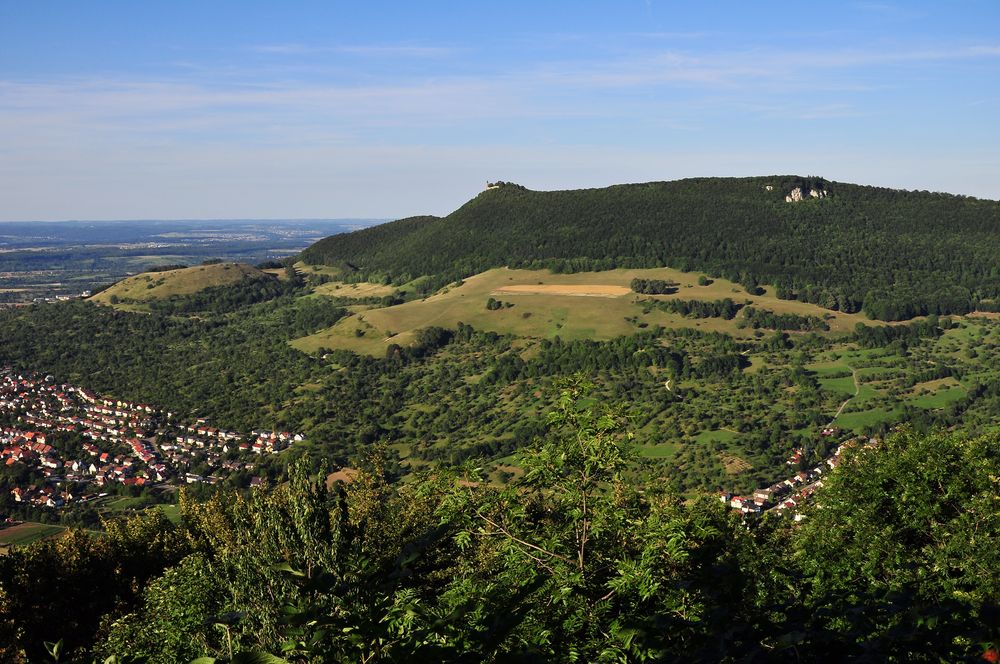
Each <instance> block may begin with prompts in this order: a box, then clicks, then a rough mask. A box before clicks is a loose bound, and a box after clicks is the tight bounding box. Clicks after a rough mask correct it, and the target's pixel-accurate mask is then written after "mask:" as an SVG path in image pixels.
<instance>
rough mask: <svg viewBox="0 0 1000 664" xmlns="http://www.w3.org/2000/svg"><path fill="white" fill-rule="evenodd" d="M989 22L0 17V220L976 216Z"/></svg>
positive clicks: (857, 8)
mask: <svg viewBox="0 0 1000 664" xmlns="http://www.w3.org/2000/svg"><path fill="white" fill-rule="evenodd" d="M998 119H1000V2H997V1H996V0H979V1H975V0H952V1H949V2H922V1H906V2H903V1H896V2H878V1H872V2H869V1H864V2H852V1H850V0H844V1H838V2H828V3H801V2H797V3H786V2H752V3H751V2H746V1H745V0H740V1H738V2H721V1H720V2H703V3H693V2H688V1H686V0H676V1H673V2H663V1H657V0H645V1H641V0H640V1H633V0H614V1H610V2H597V1H595V2H586V1H584V0H576V1H574V2H558V1H552V2H538V1H537V0H535V1H534V2H516V1H508V2H503V3H499V2H491V3H480V2H469V1H468V0H465V1H464V2H435V1H434V0H426V1H424V2H395V3H390V2H379V1H377V0H365V1H364V2H362V1H360V0H355V1H354V2H339V1H334V0H328V1H325V2H305V1H299V2H296V1H293V0H288V1H285V2H278V1H277V0H274V1H272V2H257V1H254V0H239V1H235V2H232V1H226V0H213V1H212V2H204V1H187V0H171V1H169V2H167V1H161V0H142V2H136V1H134V0H126V1H114V0H105V1H102V2H96V1H91V0H74V1H72V2H71V1H70V0H64V1H59V2H56V1H51V0H31V1H30V2H25V1H24V0H0V220H55V219H149V218H156V219H170V218H186V219H195V218H201V219H204V218H258V219H261V218H336V217H367V218H397V217H404V216H410V215H416V214H447V213H448V212H450V211H452V210H454V209H455V208H457V207H459V206H460V205H462V204H463V203H464V202H465V201H467V200H468V199H470V198H472V197H473V196H475V195H476V194H477V193H478V192H479V191H480V190H482V188H483V186H484V184H485V183H486V181H487V180H506V181H512V182H517V183H519V184H523V185H525V186H527V187H528V188H531V189H542V190H549V189H576V188H583V187H599V186H606V185H611V184H616V183H624V182H646V181H656V180H673V179H678V178H685V177H696V176H745V175H771V174H799V175H818V176H823V177H826V178H829V179H833V180H839V181H846V182H857V183H863V184H873V185H879V186H888V187H897V188H905V189H926V190H930V191H947V192H952V193H959V194H966V195H973V196H979V197H985V198H992V199H1000V122H998Z"/></svg>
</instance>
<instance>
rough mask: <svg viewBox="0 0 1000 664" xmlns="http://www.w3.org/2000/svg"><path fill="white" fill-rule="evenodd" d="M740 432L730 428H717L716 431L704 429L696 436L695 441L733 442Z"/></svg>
mask: <svg viewBox="0 0 1000 664" xmlns="http://www.w3.org/2000/svg"><path fill="white" fill-rule="evenodd" d="M739 437H740V434H739V433H738V432H736V431H729V430H728V429H716V430H714V431H702V432H700V433H698V435H696V436H694V438H693V439H694V442H696V443H701V444H707V443H731V442H733V441H734V440H736V439H737V438H739Z"/></svg>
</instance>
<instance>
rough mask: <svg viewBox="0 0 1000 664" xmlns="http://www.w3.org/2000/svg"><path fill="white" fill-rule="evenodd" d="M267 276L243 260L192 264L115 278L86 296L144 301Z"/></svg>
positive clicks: (107, 300)
mask: <svg viewBox="0 0 1000 664" xmlns="http://www.w3.org/2000/svg"><path fill="white" fill-rule="evenodd" d="M270 278H271V276H269V275H267V274H265V273H264V272H262V271H261V270H258V269H257V268H255V267H253V266H252V265H245V264H243V263H217V264H214V265H196V266H194V267H186V268H183V269H180V270H166V271H164V272H145V273H143V274H137V275H135V276H133V277H128V278H126V279H123V280H121V281H119V282H118V283H116V284H114V285H113V286H111V287H110V288H108V289H107V290H104V291H101V292H100V293H98V294H97V295H95V296H93V297H92V298H90V299H91V300H92V301H94V302H98V303H100V304H110V303H111V298H112V296H114V297H117V298H119V299H122V300H136V301H140V302H145V301H148V300H158V299H162V298H167V297H170V296H171V295H191V294H193V293H197V292H198V291H201V290H204V289H206V288H209V287H211V286H228V285H232V284H236V283H239V282H241V281H245V280H248V279H270Z"/></svg>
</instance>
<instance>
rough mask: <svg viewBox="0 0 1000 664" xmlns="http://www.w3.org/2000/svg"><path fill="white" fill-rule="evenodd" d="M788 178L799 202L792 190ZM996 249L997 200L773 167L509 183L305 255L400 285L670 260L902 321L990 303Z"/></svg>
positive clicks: (998, 279)
mask: <svg viewBox="0 0 1000 664" xmlns="http://www.w3.org/2000/svg"><path fill="white" fill-rule="evenodd" d="M795 188H801V190H802V191H803V193H804V195H805V198H806V200H803V201H800V202H786V196H787V195H788V194H789V193H790V192H792V191H793V190H794V189H795ZM810 189H816V190H817V191H818V192H819V191H825V192H826V193H827V195H826V197H824V198H816V199H814V198H811V197H810V196H809V191H810ZM998 250H1000V203H997V202H996V201H987V200H978V199H974V198H967V197H960V196H953V195H948V194H933V193H926V192H906V191H898V190H892V189H881V188H875V187H866V186H859V185H852V184H843V183H836V182H828V181H825V180H821V179H818V178H800V177H796V176H773V177H756V178H739V179H737V178H699V179H689V180H678V181H674V182H654V183H647V184H631V185H619V186H613V187H607V188H604V189H584V190H575V191H552V192H540V191H530V190H528V189H525V188H523V187H520V186H517V185H505V186H502V187H498V188H495V189H490V190H487V191H485V192H483V193H481V194H479V195H478V196H476V197H475V198H474V199H472V200H471V201H469V202H468V203H466V204H465V205H464V206H462V207H461V208H459V209H458V210H456V211H455V212H453V213H452V214H450V215H448V216H446V217H441V218H437V217H414V218H410V219H403V220H400V221H396V222H392V223H389V224H384V225H381V226H377V227H374V228H370V229H365V230H361V231H356V232H354V233H349V234H345V235H338V236H335V237H330V238H326V239H325V240H322V241H320V242H318V243H316V244H315V245H313V246H312V247H310V248H308V249H307V250H306V251H304V252H303V254H302V258H303V260H305V261H306V262H307V263H312V264H331V265H340V266H343V267H347V268H349V269H354V270H356V271H357V272H358V274H359V276H363V277H365V278H369V279H370V278H373V277H380V278H383V279H390V280H392V281H394V282H396V283H402V282H405V281H407V280H409V279H411V278H413V277H417V276H420V275H434V276H435V277H437V278H436V279H434V280H433V281H432V282H431V283H432V284H433V285H441V284H443V283H446V282H447V281H450V280H454V279H458V278H462V277H465V276H469V275H471V274H474V273H476V272H481V271H483V270H485V269H488V268H491V267H498V266H504V265H509V266H511V267H550V268H552V269H555V270H559V271H578V270H583V269H588V270H592V269H607V268H613V267H654V266H660V265H667V266H671V267H679V268H682V269H700V270H705V271H708V272H711V273H713V274H716V275H718V276H724V277H727V278H731V279H734V280H736V281H740V282H741V283H743V284H745V285H747V286H748V287H750V288H755V287H756V284H757V283H770V284H775V285H777V286H778V287H779V289H780V292H781V294H782V295H784V296H788V297H792V296H794V297H798V298H800V299H804V300H808V301H812V302H816V303H818V304H821V305H823V306H826V307H828V308H835V309H841V310H846V311H857V310H859V309H860V308H861V307H864V310H865V311H866V313H868V314H869V315H870V316H872V317H876V318H882V319H902V318H908V317H911V316H913V315H919V314H922V313H935V312H937V313H964V312H966V311H969V310H971V309H972V308H976V307H981V306H986V307H990V306H991V305H992V302H991V301H992V299H993V298H995V297H997V296H998V295H1000V271H998V269H997V267H996V262H995V256H996V255H997V251H998ZM982 300H986V302H985V303H983V302H982Z"/></svg>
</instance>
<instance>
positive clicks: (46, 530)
mask: <svg viewBox="0 0 1000 664" xmlns="http://www.w3.org/2000/svg"><path fill="white" fill-rule="evenodd" d="M64 530H66V528H65V526H54V525H51V524H47V523H34V522H31V521H28V522H25V523H22V524H19V525H16V526H11V527H9V528H4V529H3V530H0V550H7V549H9V548H10V547H12V546H23V545H25V544H31V543H32V542H37V541H38V540H41V539H45V538H46V537H52V536H53V535H58V534H59V533H61V532H62V531H64Z"/></svg>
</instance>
